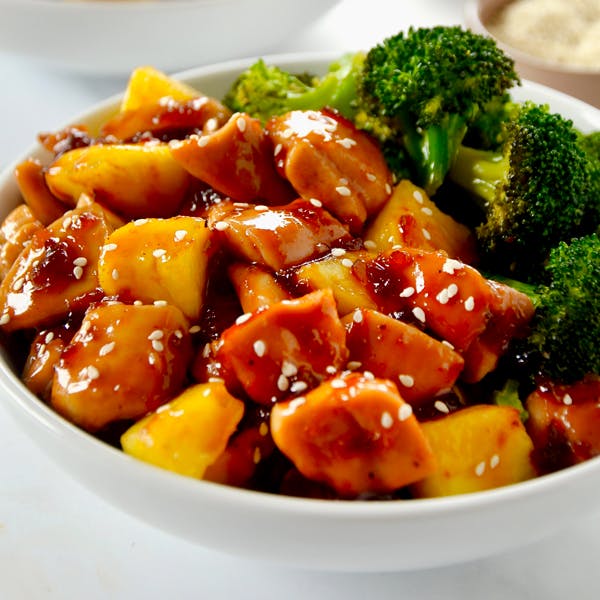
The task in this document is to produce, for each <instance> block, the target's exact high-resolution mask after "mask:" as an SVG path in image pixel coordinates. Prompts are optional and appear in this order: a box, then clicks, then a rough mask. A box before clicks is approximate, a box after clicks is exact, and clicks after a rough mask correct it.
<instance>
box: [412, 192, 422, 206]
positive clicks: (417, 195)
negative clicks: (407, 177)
mask: <svg viewBox="0 0 600 600" xmlns="http://www.w3.org/2000/svg"><path fill="white" fill-rule="evenodd" d="M413 198H414V199H415V200H416V201H417V202H418V203H419V204H423V194H422V193H421V192H420V191H419V190H415V191H414V192H413Z"/></svg>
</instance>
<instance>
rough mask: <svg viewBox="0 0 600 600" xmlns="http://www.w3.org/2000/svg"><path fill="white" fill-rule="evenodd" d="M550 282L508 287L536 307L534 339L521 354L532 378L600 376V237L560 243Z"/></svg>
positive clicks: (551, 264) (520, 349)
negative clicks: (524, 296)
mask: <svg viewBox="0 0 600 600" xmlns="http://www.w3.org/2000/svg"><path fill="white" fill-rule="evenodd" d="M546 272H547V274H548V282H547V283H545V284H539V285H533V284H524V283H518V282H515V281H508V280H506V279H504V280H503V281H504V282H505V283H509V284H510V285H512V286H513V287H515V288H517V289H519V290H520V291H522V292H525V293H526V294H528V295H529V297H530V298H531V299H532V300H533V302H534V305H535V307H536V310H535V314H534V317H533V319H532V322H531V325H530V327H531V330H530V334H529V336H528V337H527V339H526V340H524V341H520V342H519V343H518V345H517V347H516V353H519V354H521V356H526V357H527V363H528V372H529V374H530V375H531V376H532V378H533V377H536V376H538V375H541V376H542V377H544V378H547V379H550V380H551V381H554V382H559V383H573V382H575V381H579V380H581V379H582V378H583V377H584V376H585V375H589V374H595V375H600V346H599V345H598V340H599V339H600V237H599V236H598V235H597V234H595V233H593V234H590V235H587V236H582V237H579V238H574V239H572V240H571V241H569V242H560V243H559V244H558V245H557V246H556V248H554V249H552V251H551V252H550V257H549V259H548V263H547V265H546Z"/></svg>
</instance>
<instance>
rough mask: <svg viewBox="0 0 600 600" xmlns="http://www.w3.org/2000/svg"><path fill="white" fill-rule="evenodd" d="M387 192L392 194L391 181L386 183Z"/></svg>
mask: <svg viewBox="0 0 600 600" xmlns="http://www.w3.org/2000/svg"><path fill="white" fill-rule="evenodd" d="M385 193H386V194H391V193H392V188H391V186H390V184H389V183H386V184H385Z"/></svg>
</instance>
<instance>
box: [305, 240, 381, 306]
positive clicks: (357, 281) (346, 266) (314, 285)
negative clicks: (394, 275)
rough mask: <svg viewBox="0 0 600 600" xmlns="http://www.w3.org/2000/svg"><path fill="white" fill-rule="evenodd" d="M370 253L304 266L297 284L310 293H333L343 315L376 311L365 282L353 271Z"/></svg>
mask: <svg viewBox="0 0 600 600" xmlns="http://www.w3.org/2000/svg"><path fill="white" fill-rule="evenodd" d="M369 256H370V255H369V254H368V253H367V252H362V251H357V252H345V253H344V254H342V255H341V256H336V255H334V254H332V255H329V256H327V257H325V258H323V259H321V260H318V261H314V262H309V263H306V264H304V265H302V266H301V267H300V268H299V269H298V270H297V271H296V275H295V278H296V281H297V282H298V283H299V284H301V285H303V286H306V287H307V288H308V289H310V290H311V291H314V290H321V289H328V288H329V289H331V290H332V292H333V296H334V298H335V301H336V304H337V309H338V312H339V314H340V315H342V316H343V315H347V314H348V313H350V312H352V311H353V310H354V309H355V308H372V309H376V308H377V305H376V303H375V301H374V300H373V298H372V297H371V296H370V294H369V291H368V290H367V288H366V285H365V283H364V281H362V280H361V278H360V277H359V276H358V275H357V273H356V272H355V271H354V268H353V266H354V264H355V263H356V262H357V261H360V260H361V259H368V258H369Z"/></svg>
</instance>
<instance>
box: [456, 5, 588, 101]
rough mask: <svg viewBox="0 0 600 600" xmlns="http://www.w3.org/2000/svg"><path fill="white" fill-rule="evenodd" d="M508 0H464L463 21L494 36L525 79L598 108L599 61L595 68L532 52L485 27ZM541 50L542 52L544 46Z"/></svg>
mask: <svg viewBox="0 0 600 600" xmlns="http://www.w3.org/2000/svg"><path fill="white" fill-rule="evenodd" d="M510 1H511V0H467V2H466V3H465V9H464V10H465V23H466V25H467V26H468V27H469V28H470V29H472V30H473V31H475V32H476V33H482V34H484V35H488V36H490V37H492V38H494V39H495V40H496V43H497V44H498V46H499V47H500V48H502V49H503V50H504V51H505V52H506V53H507V54H509V55H510V56H512V58H513V59H514V60H515V66H516V69H517V72H518V73H519V75H521V77H523V78H524V79H528V80H530V81H535V82H537V83H542V84H544V85H547V86H549V87H552V88H555V89H557V90H560V91H562V92H565V93H567V94H570V95H571V96H575V97H576V98H579V99H580V100H584V101H585V102H588V103H589V104H592V105H593V106H596V107H598V108H600V64H598V65H597V67H596V68H595V69H594V68H587V67H582V66H576V65H570V64H567V63H564V62H558V61H553V60H548V59H547V58H543V57H540V56H533V55H532V54H529V53H526V52H524V51H522V50H520V49H519V48H516V47H514V46H511V45H509V44H507V43H506V42H505V41H503V40H501V39H499V38H498V37H497V36H494V35H493V34H492V33H491V32H490V30H489V29H488V27H487V25H488V23H489V22H490V19H491V18H492V17H493V16H494V15H495V14H497V11H498V10H501V9H502V7H503V6H505V5H506V4H508V3H509V2H510ZM565 3H566V4H568V2H565ZM573 10H575V7H574V6H573ZM541 51H542V52H544V48H541Z"/></svg>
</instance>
